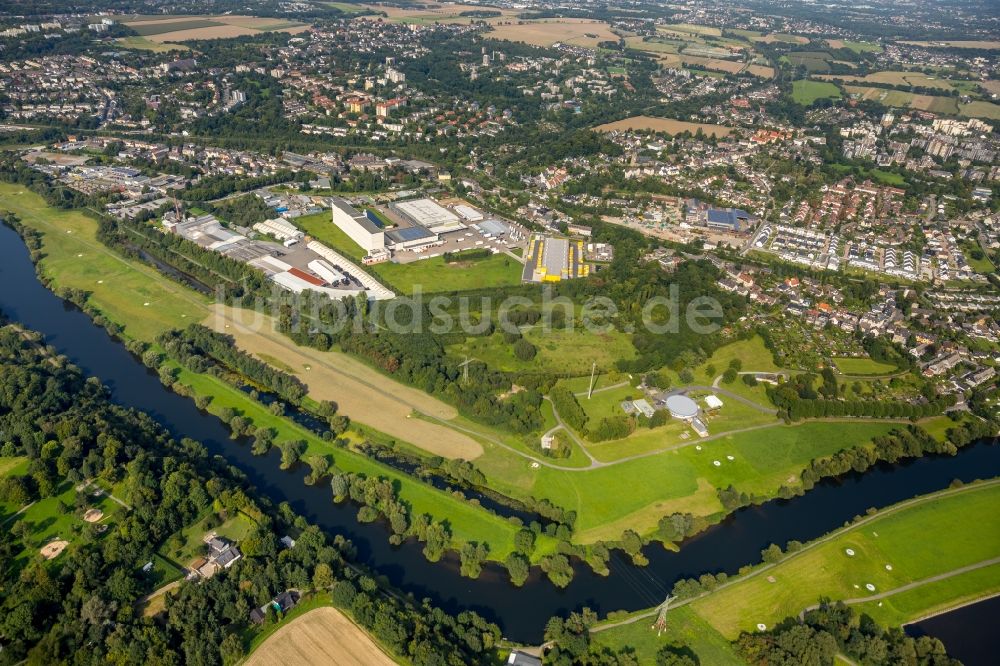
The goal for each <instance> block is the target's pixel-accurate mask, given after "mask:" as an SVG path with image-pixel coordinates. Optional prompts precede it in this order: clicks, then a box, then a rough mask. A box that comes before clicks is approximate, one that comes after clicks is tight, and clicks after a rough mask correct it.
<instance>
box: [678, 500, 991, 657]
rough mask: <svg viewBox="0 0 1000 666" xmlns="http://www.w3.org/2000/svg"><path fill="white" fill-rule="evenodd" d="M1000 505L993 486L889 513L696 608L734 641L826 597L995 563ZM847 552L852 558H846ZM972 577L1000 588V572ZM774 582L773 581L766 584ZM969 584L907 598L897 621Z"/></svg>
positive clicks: (853, 595) (695, 604) (851, 594)
mask: <svg viewBox="0 0 1000 666" xmlns="http://www.w3.org/2000/svg"><path fill="white" fill-rule="evenodd" d="M998 502H1000V486H998V485H992V486H982V487H977V488H970V489H965V490H963V491H962V492H958V493H954V494H950V495H946V496H941V497H938V498H936V499H934V500H933V501H926V502H922V503H919V504H917V505H914V506H912V507H909V508H906V509H902V510H900V511H896V512H890V513H887V514H885V515H883V516H880V517H879V518H877V519H875V520H874V521H872V522H870V523H868V524H866V525H864V526H859V527H856V528H854V529H850V530H848V531H846V532H844V533H842V534H839V535H837V536H836V537H834V538H833V539H831V540H830V541H828V542H825V543H822V544H820V545H818V546H816V547H814V548H810V549H808V550H806V551H804V552H803V553H801V554H799V555H795V556H793V557H790V558H788V559H787V560H785V561H783V562H782V563H781V564H779V565H778V566H776V567H774V568H773V569H771V570H770V571H769V572H768V573H769V576H755V577H753V578H750V579H747V580H744V581H741V582H739V583H737V584H735V585H732V586H730V587H728V588H726V589H723V590H719V591H718V592H716V593H713V594H711V595H709V596H707V597H705V598H704V599H701V600H697V601H695V602H693V604H692V606H693V607H694V609H695V611H696V612H697V613H698V614H699V615H700V616H701V617H702V618H704V619H706V620H707V621H708V622H710V623H711V624H712V625H713V626H714V627H715V628H716V629H717V630H718V631H719V632H720V633H722V635H723V636H726V637H727V638H730V639H731V638H735V637H736V635H737V634H738V633H739V632H740V631H741V630H752V629H753V628H754V627H755V625H756V624H757V623H758V622H761V623H764V624H766V625H768V626H769V627H770V626H773V625H774V623H775V622H777V621H778V620H780V619H782V618H784V617H787V616H790V615H796V614H798V613H799V612H800V611H801V610H802V609H803V608H805V607H807V606H809V605H812V604H815V603H816V602H817V601H818V600H819V598H820V597H821V596H825V597H829V598H831V599H835V600H836V599H849V598H863V597H866V596H870V595H872V594H877V593H880V592H886V591H889V590H892V589H895V588H898V587H901V586H903V585H906V584H908V583H911V582H913V581H919V580H922V579H925V578H928V577H931V576H934V575H936V574H940V573H943V572H947V571H950V570H953V569H957V568H960V567H962V566H966V565H969V564H974V563H976V562H980V561H983V560H987V559H990V558H994V557H996V556H997V553H1000V512H997V511H996V506H997V503H998ZM929 537H930V538H929ZM916 546H919V547H916ZM848 548H850V549H852V550H853V551H854V553H855V554H854V556H849V555H848V554H847V553H846V549H848ZM886 565H889V566H890V567H891V568H890V569H887V568H886ZM984 571H985V570H984ZM982 577H985V578H986V579H987V580H985V581H984V580H982ZM975 578H976V579H978V580H977V583H980V584H984V585H986V586H988V589H996V588H1000V567H992V568H991V571H990V572H989V573H981V574H979V575H978V576H976V577H975ZM771 579H773V580H774V582H769V580H771ZM967 582H968V581H966V582H964V583H963V582H959V583H955V582H953V581H951V580H948V581H943V583H942V585H941V586H940V587H935V588H932V589H931V590H930V591H927V592H926V593H925V594H926V596H924V598H923V600H921V598H920V595H916V596H913V597H911V596H909V595H908V596H906V597H903V598H902V599H903V600H902V602H901V608H902V610H901V611H900V613H901V615H900V616H905V615H906V614H907V613H911V614H912V613H917V612H919V610H918V609H919V608H920V607H922V606H923V605H924V604H925V603H927V602H928V601H934V602H935V603H936V604H938V605H940V604H941V603H945V602H944V601H942V599H947V598H951V597H952V596H954V595H955V594H956V593H957V594H958V595H959V596H962V595H965V594H968V585H967ZM867 584H872V585H874V586H875V592H872V591H869V590H868V589H866V588H865V586H866V585H867ZM916 589H920V588H916ZM983 590H984V588H982V587H981V588H980V591H981V592H982V591H983ZM889 599H892V597H889ZM884 606H885V603H884V602H883V607H884ZM876 607H877V606H876Z"/></svg>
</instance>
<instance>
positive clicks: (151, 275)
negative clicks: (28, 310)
mask: <svg viewBox="0 0 1000 666" xmlns="http://www.w3.org/2000/svg"><path fill="white" fill-rule="evenodd" d="M0 210H9V211H11V212H13V213H14V214H16V215H17V216H18V217H19V218H20V219H21V221H22V222H23V223H24V224H26V225H28V226H30V227H33V228H35V229H38V230H39V231H40V232H42V234H43V239H42V240H43V251H44V254H45V257H44V258H43V259H42V262H41V266H42V270H43V271H44V272H45V274H46V275H48V276H49V277H50V278H51V279H52V281H53V286H54V287H55V288H61V287H73V288H76V289H82V290H84V291H86V292H88V294H89V299H88V300H89V302H90V303H91V304H92V305H93V306H95V307H96V308H98V309H99V310H101V311H102V312H106V313H108V314H109V318H110V319H112V320H114V321H116V322H120V323H122V324H124V326H125V332H126V334H127V335H129V336H130V337H135V338H139V339H142V340H153V339H154V338H155V337H156V336H157V335H158V334H160V333H162V332H163V331H165V330H167V329H170V328H174V327H176V326H181V325H183V323H184V321H185V320H188V321H201V320H202V319H204V318H205V317H206V316H207V315H208V299H207V298H206V297H204V296H201V295H200V294H198V293H196V292H194V291H191V290H189V289H186V288H184V287H182V286H180V285H178V284H175V283H172V282H170V281H168V280H166V279H165V278H163V277H162V276H161V275H160V274H159V273H158V272H157V271H156V270H155V269H153V268H152V267H149V266H146V265H145V264H141V263H138V262H134V261H130V260H127V259H124V258H122V257H121V256H120V255H118V254H117V253H115V252H113V251H112V250H110V249H108V248H107V247H106V246H105V245H103V244H102V243H101V242H100V241H98V240H97V238H96V233H97V222H96V221H95V220H94V219H92V218H90V217H87V216H86V215H84V214H83V213H81V212H80V211H76V210H70V211H64V210H57V209H54V208H51V207H49V206H48V205H47V204H46V203H45V201H44V200H43V199H42V198H41V197H40V196H38V195H37V194H35V193H34V192H31V191H29V190H26V189H24V188H23V187H21V186H20V185H12V184H10V183H0Z"/></svg>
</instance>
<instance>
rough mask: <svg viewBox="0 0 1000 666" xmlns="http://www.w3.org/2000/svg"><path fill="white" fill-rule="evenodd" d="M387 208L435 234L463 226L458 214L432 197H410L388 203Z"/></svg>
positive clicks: (462, 227)
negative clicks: (409, 198) (405, 199)
mask: <svg viewBox="0 0 1000 666" xmlns="http://www.w3.org/2000/svg"><path fill="white" fill-rule="evenodd" d="M389 209H390V210H392V211H393V212H395V213H396V214H398V215H400V216H402V217H403V218H404V219H406V220H409V221H410V222H412V223H413V224H416V225H419V226H421V227H424V228H425V229H428V230H429V231H431V232H433V233H435V234H444V233H448V232H449V231H460V230H462V229H464V228H465V225H464V224H462V222H461V220H459V218H458V215H455V214H454V213H453V212H451V211H450V210H448V209H447V208H445V207H444V206H442V205H441V204H439V203H438V202H436V201H434V200H433V199H426V198H425V199H411V200H409V201H401V202H399V203H391V204H389Z"/></svg>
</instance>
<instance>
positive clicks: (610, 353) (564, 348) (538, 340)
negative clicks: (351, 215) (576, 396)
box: [448, 326, 637, 393]
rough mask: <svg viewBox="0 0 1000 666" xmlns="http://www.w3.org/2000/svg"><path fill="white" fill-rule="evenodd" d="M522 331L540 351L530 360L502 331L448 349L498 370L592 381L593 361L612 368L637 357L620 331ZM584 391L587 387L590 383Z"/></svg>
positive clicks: (539, 328) (606, 368)
mask: <svg viewBox="0 0 1000 666" xmlns="http://www.w3.org/2000/svg"><path fill="white" fill-rule="evenodd" d="M522 334H523V335H524V338H525V339H526V340H528V341H529V342H531V343H532V344H533V345H535V348H536V349H537V350H538V354H537V356H535V358H533V359H531V360H530V361H522V360H520V359H518V358H517V357H515V356H514V346H513V345H512V344H508V343H507V342H505V341H504V339H503V334H502V333H495V334H493V335H491V336H489V337H473V338H467V339H466V341H465V343H464V344H456V345H450V346H449V347H448V352H449V353H450V354H452V355H454V356H456V357H462V356H470V357H472V358H476V359H478V360H480V361H482V362H484V363H486V364H487V365H489V366H490V367H491V368H495V369H497V370H504V371H508V372H533V371H535V372H551V373H556V374H567V375H575V376H580V377H583V376H586V378H587V379H586V381H588V382H589V381H590V371H591V367H592V364H593V363H595V362H596V363H597V367H598V370H610V369H611V368H613V367H614V363H615V361H616V360H618V359H631V358H634V356H635V347H633V345H632V341H631V339H630V338H629V336H628V335H627V334H625V333H621V332H619V331H610V332H607V333H591V332H589V331H587V330H585V329H583V328H582V327H576V328H575V329H574V330H564V329H561V328H553V329H551V330H544V329H543V328H542V327H541V326H535V327H525V328H524V329H522ZM580 390H586V386H585V385H584V387H583V388H581V389H580ZM636 393H637V392H636Z"/></svg>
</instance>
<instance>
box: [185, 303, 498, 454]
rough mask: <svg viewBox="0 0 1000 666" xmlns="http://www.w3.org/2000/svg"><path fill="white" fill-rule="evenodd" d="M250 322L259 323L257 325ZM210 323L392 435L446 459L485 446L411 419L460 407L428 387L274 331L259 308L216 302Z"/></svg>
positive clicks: (317, 395)
mask: <svg viewBox="0 0 1000 666" xmlns="http://www.w3.org/2000/svg"><path fill="white" fill-rule="evenodd" d="M250 322H254V324H253V325H251V324H250ZM204 323H205V325H206V326H209V327H210V328H214V329H215V330H218V331H219V332H223V333H226V334H229V335H232V336H233V337H234V338H235V340H236V344H237V346H238V347H239V348H240V349H243V350H245V351H247V352H249V353H251V354H254V355H256V356H258V357H260V358H262V360H263V357H264V356H269V357H271V358H274V359H277V360H278V361H279V362H280V363H282V364H284V365H286V366H287V367H290V368H292V371H293V374H295V376H297V377H298V378H299V379H301V380H302V381H303V382H305V383H306V385H307V386H308V387H309V397H311V398H312V399H314V400H316V401H320V400H332V401H334V402H336V403H337V405H338V407H339V411H340V412H341V413H343V414H346V415H348V416H350V417H351V418H352V419H358V420H361V421H363V422H364V423H365V424H367V425H370V426H372V427H373V428H375V429H377V430H380V431H382V432H384V433H386V434H388V435H391V436H392V437H396V438H398V439H401V440H406V441H408V442H410V443H412V444H414V445H415V446H417V447H418V448H421V449H423V450H424V451H426V452H429V453H431V454H434V455H440V456H444V457H446V458H464V459H466V460H473V459H475V458H478V457H479V456H480V455H482V453H483V449H482V447H481V446H480V445H479V444H478V443H477V442H476V441H474V440H472V439H471V438H469V436H467V435H465V434H462V433H459V432H457V431H455V430H452V429H451V428H448V427H447V426H444V425H441V424H440V423H432V422H428V421H423V420H419V419H411V418H410V416H411V414H412V413H413V412H414V411H419V412H421V413H424V414H428V415H430V416H432V417H433V418H435V419H442V420H450V419H453V418H455V416H456V415H457V413H456V411H455V409H454V408H453V407H451V406H450V405H447V404H445V403H443V402H441V401H440V400H437V399H436V398H433V397H431V396H429V395H427V394H426V393H424V392H423V391H418V390H417V389H414V388H410V387H406V386H402V385H400V384H399V383H397V382H394V381H393V380H391V379H389V378H388V377H386V376H385V375H383V374H381V373H379V372H377V371H376V370H374V369H372V368H370V367H368V366H367V365H365V364H364V363H362V362H361V361H359V360H356V359H354V358H352V357H350V356H347V355H346V354H342V353H340V352H333V351H329V352H321V351H319V350H316V349H312V348H310V347H296V346H294V345H292V344H290V343H289V342H288V341H287V339H286V338H284V336H282V335H281V334H280V333H278V332H277V331H275V330H274V323H273V322H272V321H271V320H270V319H268V318H266V317H264V316H263V315H260V314H256V313H249V312H247V311H237V310H234V309H233V308H224V307H222V306H216V312H215V314H214V315H213V316H211V317H210V318H209V319H208V320H207V321H206V322H204Z"/></svg>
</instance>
